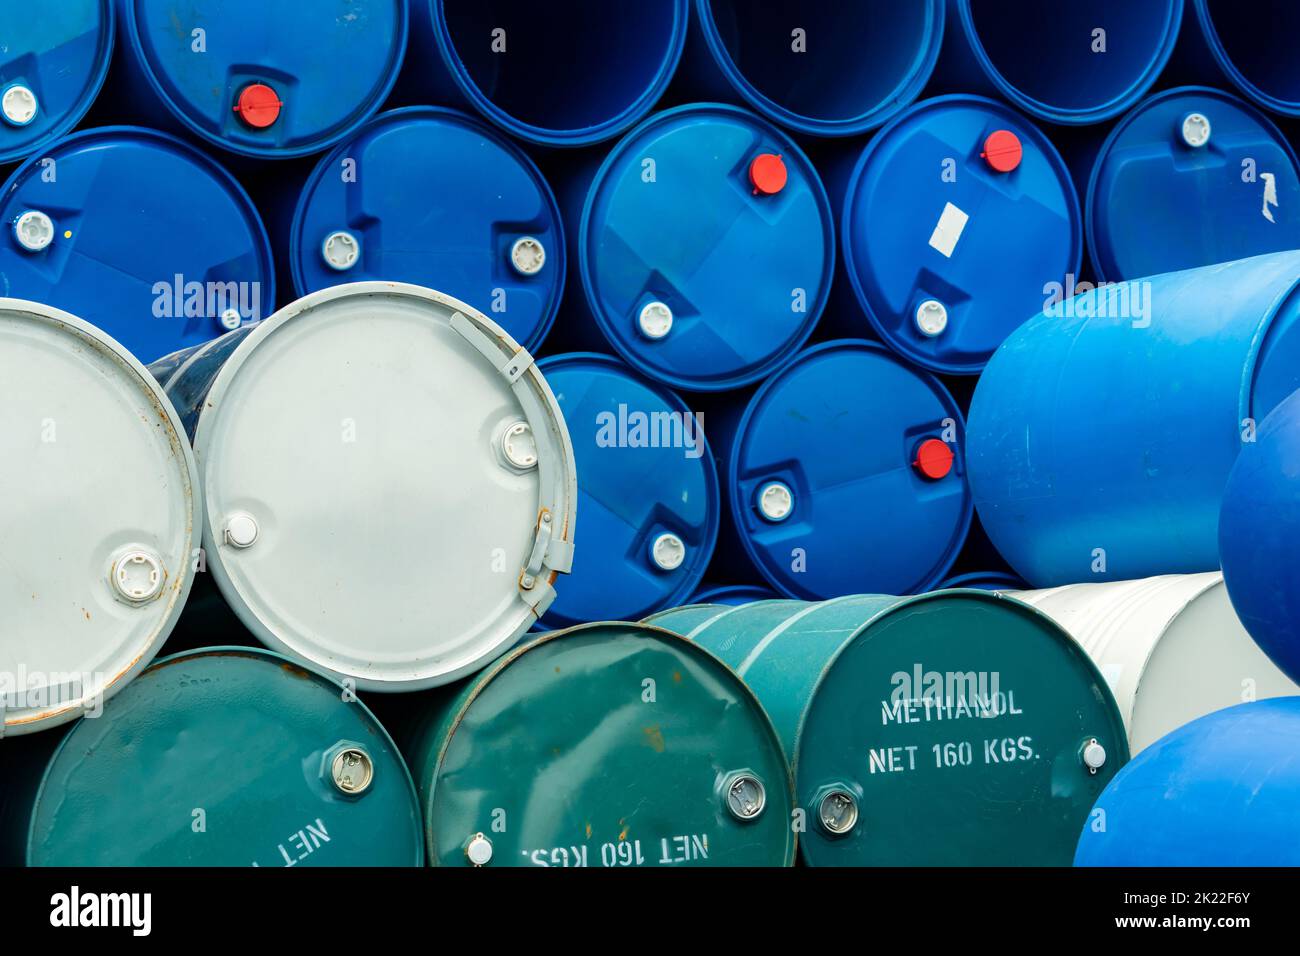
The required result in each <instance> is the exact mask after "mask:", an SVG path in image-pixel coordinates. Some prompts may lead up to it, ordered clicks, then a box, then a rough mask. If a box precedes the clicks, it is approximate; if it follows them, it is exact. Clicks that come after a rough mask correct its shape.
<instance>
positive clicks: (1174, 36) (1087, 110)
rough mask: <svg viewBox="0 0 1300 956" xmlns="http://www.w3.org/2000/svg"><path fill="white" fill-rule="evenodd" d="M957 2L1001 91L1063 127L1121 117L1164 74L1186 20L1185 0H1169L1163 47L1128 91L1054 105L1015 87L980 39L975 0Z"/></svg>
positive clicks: (980, 59)
mask: <svg viewBox="0 0 1300 956" xmlns="http://www.w3.org/2000/svg"><path fill="white" fill-rule="evenodd" d="M955 2H956V6H957V16H958V20H959V21H960V23H961V28H962V33H963V34H964V36H965V39H966V43H967V45H968V47H969V48H970V50H971V52H972V54H974V57H975V60H976V62H977V63H978V64H979V67H980V69H981V70H982V71H983V72H984V75H985V76H986V77H988V80H989V82H990V83H992V84H993V85H994V86H995V87H996V88H997V90H998V92H999V93H1001V94H1002V95H1003V96H1005V97H1006V98H1007V99H1008V100H1010V101H1011V102H1012V103H1013V104H1015V105H1016V106H1017V107H1019V108H1020V109H1022V110H1024V111H1025V112H1026V113H1029V114H1030V115H1032V116H1036V117H1038V118H1039V119H1044V120H1047V121H1048V122H1051V123H1056V124H1058V125H1061V126H1087V125H1090V124H1093V123H1101V122H1103V121H1105V120H1109V119H1114V118H1115V117H1116V116H1119V115H1120V114H1121V113H1123V112H1124V111H1125V110H1127V109H1129V108H1130V107H1132V106H1133V105H1134V104H1135V103H1137V102H1138V101H1139V100H1141V99H1142V97H1143V96H1144V95H1146V93H1147V92H1148V91H1149V90H1150V89H1151V87H1152V86H1153V85H1154V84H1155V82H1156V81H1157V80H1158V79H1159V78H1160V74H1161V73H1162V72H1164V69H1165V67H1166V66H1167V65H1168V63H1169V58H1170V57H1171V56H1172V55H1173V52H1174V46H1175V44H1176V43H1177V40H1178V34H1179V30H1180V28H1181V26H1182V22H1183V2H1184V0H1167V2H1168V18H1167V19H1166V22H1165V30H1164V37H1163V39H1162V40H1161V43H1160V45H1159V47H1158V48H1157V49H1156V50H1155V51H1154V54H1153V56H1152V57H1151V58H1150V60H1149V61H1148V62H1147V65H1146V67H1145V69H1144V70H1143V71H1142V74H1141V76H1139V78H1138V80H1137V81H1136V82H1135V83H1133V85H1132V86H1130V87H1129V89H1128V91H1127V92H1124V93H1121V94H1119V95H1118V96H1116V97H1114V98H1112V99H1111V100H1110V101H1108V102H1106V103H1100V104H1097V105H1096V106H1092V107H1079V108H1062V107H1055V106H1051V105H1049V104H1047V103H1044V102H1042V101H1041V100H1037V99H1035V98H1034V97H1031V96H1029V95H1028V94H1026V93H1023V92H1021V91H1020V90H1019V89H1017V88H1016V87H1014V86H1012V85H1011V83H1010V82H1009V81H1008V80H1007V79H1006V77H1004V76H1003V75H1002V73H1001V71H999V70H998V68H997V67H996V66H995V65H994V64H993V60H992V58H991V57H990V56H989V55H988V51H986V50H985V49H984V44H983V42H981V40H980V38H979V32H978V31H977V30H976V29H975V18H974V15H973V14H972V13H971V0H955Z"/></svg>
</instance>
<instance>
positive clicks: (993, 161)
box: [980, 129, 1025, 173]
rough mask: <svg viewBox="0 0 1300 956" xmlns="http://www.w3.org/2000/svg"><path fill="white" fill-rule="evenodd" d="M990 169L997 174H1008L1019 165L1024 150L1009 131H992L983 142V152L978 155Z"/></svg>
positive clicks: (1016, 137) (1018, 139)
mask: <svg viewBox="0 0 1300 956" xmlns="http://www.w3.org/2000/svg"><path fill="white" fill-rule="evenodd" d="M980 155H981V156H983V157H984V161H985V162H986V163H988V164H989V166H990V168H992V169H994V170H996V171H997V172H999V173H1009V172H1011V170H1013V169H1015V168H1016V167H1017V166H1019V165H1020V160H1021V159H1023V158H1024V155H1025V149H1024V147H1023V146H1021V145H1020V137H1019V136H1017V135H1016V134H1015V133H1013V132H1011V130H1009V129H999V130H994V131H993V132H992V133H989V136H988V139H986V140H984V152H982V153H980Z"/></svg>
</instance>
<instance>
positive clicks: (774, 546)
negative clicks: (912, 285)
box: [726, 339, 973, 600]
mask: <svg viewBox="0 0 1300 956" xmlns="http://www.w3.org/2000/svg"><path fill="white" fill-rule="evenodd" d="M964 430H965V422H964V420H963V419H962V414H961V410H960V408H959V407H958V406H957V403H956V402H955V401H954V400H953V398H952V396H951V395H950V394H949V393H948V390H947V389H946V388H944V386H943V384H942V383H941V382H940V381H939V380H938V379H937V378H935V377H934V376H932V375H930V374H928V373H926V372H922V371H919V370H917V369H914V368H912V367H911V366H909V365H908V364H907V363H905V362H904V361H902V360H901V359H900V358H898V357H897V356H896V355H894V354H893V353H891V352H890V351H889V350H888V349H886V348H885V347H884V346H882V345H880V344H879V343H876V342H868V341H863V340H856V339H844V340H838V341H832V342H824V343H822V344H820V345H817V346H814V347H813V348H810V349H808V350H807V351H806V352H804V353H803V354H802V355H800V356H799V357H798V358H797V359H796V360H795V361H794V362H792V363H791V364H790V365H788V366H787V367H786V368H785V369H784V370H782V371H781V372H780V374H778V375H776V376H774V377H773V378H771V379H769V380H768V381H767V382H766V383H765V384H764V385H763V387H762V388H760V389H759V390H758V392H757V393H756V394H755V395H754V397H753V399H752V400H751V401H750V403H749V406H748V407H747V408H746V409H745V412H744V414H743V416H742V417H741V420H740V424H739V426H738V428H737V431H736V437H735V441H734V444H733V447H732V449H731V454H730V457H729V459H728V462H727V477H726V482H727V490H728V496H729V499H730V503H731V514H732V518H733V519H734V521H735V524H736V528H737V529H738V531H739V533H740V540H741V544H742V545H743V546H744V548H745V551H746V552H748V554H749V557H750V559H751V560H752V561H753V562H754V564H755V565H757V567H758V569H759V571H760V572H761V573H762V574H763V577H764V578H766V579H767V581H768V582H769V583H770V584H771V585H772V586H773V587H775V588H776V589H777V590H778V591H780V592H781V593H782V594H785V595H787V596H789V597H794V598H800V599H803V600H825V599H828V598H833V597H839V596H841V595H846V594H861V593H872V594H911V593H915V592H921V591H926V590H929V589H930V588H932V587H933V586H934V585H935V584H937V583H938V582H939V581H941V580H943V577H944V575H945V574H947V572H948V569H949V568H950V567H951V566H952V563H953V560H954V559H955V558H956V556H957V552H958V551H959V550H960V548H961V545H962V542H963V541H964V540H965V538H966V532H967V530H968V529H969V527H970V522H971V515H972V511H973V509H972V503H971V494H970V489H969V488H968V487H967V484H966V464H965V456H964V452H963V450H962V443H963V440H964V437H965V436H964V434H963V432H964Z"/></svg>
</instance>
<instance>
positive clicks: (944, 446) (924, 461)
mask: <svg viewBox="0 0 1300 956" xmlns="http://www.w3.org/2000/svg"><path fill="white" fill-rule="evenodd" d="M952 459H953V455H952V449H951V448H949V447H948V443H947V442H945V441H940V440H939V439H937V438H927V439H926V440H925V441H923V442H921V445H920V447H919V448H917V449H916V461H914V462H912V467H913V468H915V469H916V470H917V471H918V472H920V474H921V475H922V476H924V477H926V478H929V479H930V480H931V481H938V480H939V479H940V478H946V477H947V476H948V473H949V472H950V471H952Z"/></svg>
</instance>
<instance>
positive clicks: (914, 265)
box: [841, 96, 1083, 375]
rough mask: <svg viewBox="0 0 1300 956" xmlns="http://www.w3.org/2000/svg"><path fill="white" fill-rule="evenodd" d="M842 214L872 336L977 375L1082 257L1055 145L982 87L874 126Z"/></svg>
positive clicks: (939, 365) (848, 262)
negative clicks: (979, 91)
mask: <svg viewBox="0 0 1300 956" xmlns="http://www.w3.org/2000/svg"><path fill="white" fill-rule="evenodd" d="M843 217H844V218H843V221H842V226H841V229H842V235H843V244H844V261H845V266H846V268H847V271H848V277H849V281H850V282H851V283H852V285H853V290H854V292H855V293H856V294H857V298H858V301H859V303H860V304H861V305H862V308H863V310H864V311H865V312H866V314H867V318H868V319H869V320H870V322H871V325H872V327H873V328H874V329H875V331H876V334H878V335H879V336H880V337H881V339H883V340H884V341H885V342H886V343H887V344H888V345H889V346H890V347H891V348H893V349H894V350H895V351H897V352H898V353H899V354H900V355H903V356H905V357H906V358H908V359H910V360H911V361H913V362H915V363H917V364H918V365H920V366H922V367H923V368H927V369H930V370H931V371H936V372H944V373H948V374H965V375H973V374H977V373H978V372H979V371H980V369H982V368H983V367H984V364H985V363H986V362H987V361H988V359H989V356H990V355H992V354H993V351H994V350H995V349H996V348H997V347H998V346H999V345H1001V344H1002V342H1003V340H1004V339H1006V337H1007V336H1008V335H1010V334H1011V332H1012V331H1013V330H1014V329H1015V328H1016V327H1017V326H1019V325H1020V324H1021V323H1022V322H1023V321H1024V320H1025V319H1026V318H1027V317H1028V316H1030V315H1031V314H1033V313H1034V312H1035V311H1037V310H1038V309H1041V308H1042V306H1043V303H1044V302H1045V301H1046V300H1047V298H1048V297H1049V296H1050V295H1051V294H1052V288H1053V287H1052V286H1051V283H1053V282H1056V283H1064V282H1066V281H1067V279H1066V277H1067V276H1069V275H1076V274H1077V273H1078V271H1079V263H1080V260H1081V258H1082V256H1083V228H1082V216H1081V214H1080V210H1079V200H1078V197H1077V196H1076V195H1075V191H1074V186H1073V184H1072V183H1071V181H1070V174H1069V172H1068V171H1067V169H1066V167H1065V164H1064V163H1063V162H1062V161H1061V157H1060V155H1059V154H1058V153H1057V151H1056V149H1055V147H1053V146H1052V144H1051V142H1049V141H1048V139H1047V137H1046V136H1044V135H1043V134H1042V133H1041V132H1040V131H1039V130H1038V129H1037V128H1036V127H1034V126H1033V124H1031V123H1030V122H1028V121H1027V120H1026V119H1025V118H1024V117H1023V116H1021V115H1020V114H1018V113H1017V112H1016V111H1015V110H1013V109H1011V108H1009V107H1007V106H1003V105H1002V104H1000V103H996V102H994V101H993V100H988V99H984V98H982V97H977V96H941V97H938V98H936V99H932V100H925V101H924V102H921V103H918V104H916V105H915V106H913V107H912V108H911V109H909V110H907V111H906V112H904V113H903V114H901V115H900V116H899V117H897V118H896V119H895V120H893V121H892V122H891V123H890V124H889V125H888V126H886V127H885V128H884V129H882V130H881V131H880V132H879V133H877V134H876V135H875V136H874V137H873V138H872V139H871V141H870V142H869V143H868V144H867V147H866V149H865V150H864V151H863V153H862V156H861V158H860V159H859V160H858V163H857V166H856V168H855V169H854V171H853V173H852V176H851V177H850V179H849V182H848V186H847V191H846V195H845V201H844V211H843Z"/></svg>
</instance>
